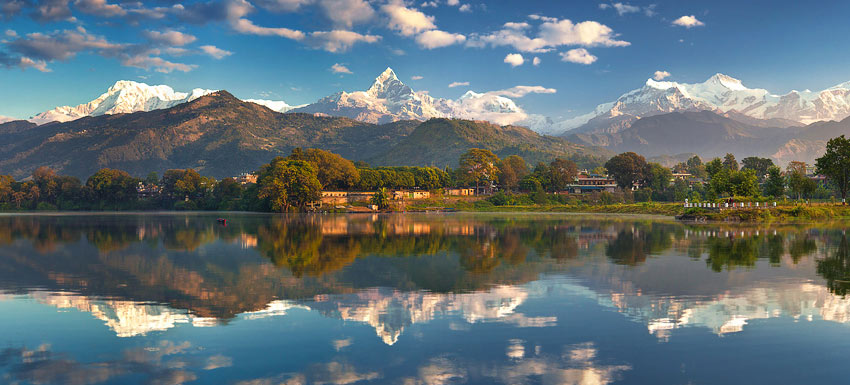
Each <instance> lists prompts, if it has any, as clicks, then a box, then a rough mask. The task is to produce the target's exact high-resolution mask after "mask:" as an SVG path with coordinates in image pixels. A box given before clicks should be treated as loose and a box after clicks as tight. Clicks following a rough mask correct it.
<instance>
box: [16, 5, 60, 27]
mask: <svg viewBox="0 0 850 385" xmlns="http://www.w3.org/2000/svg"><path fill="white" fill-rule="evenodd" d="M68 2H69V0H42V1H39V2H38V3H37V4H36V6H35V7H34V9H33V11H32V12H31V13H30V17H31V18H32V19H33V20H35V21H38V22H39V23H49V22H54V21H61V20H74V19H73V16H72V15H71V8H70V7H69V6H68ZM14 3H21V2H20V1H14Z"/></svg>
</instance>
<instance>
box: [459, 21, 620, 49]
mask: <svg viewBox="0 0 850 385" xmlns="http://www.w3.org/2000/svg"><path fill="white" fill-rule="evenodd" d="M529 18H530V19H532V20H542V21H543V23H542V24H540V26H539V29H538V32H537V35H536V36H534V37H530V36H529V35H528V34H526V31H524V30H522V29H517V28H515V26H513V25H511V26H510V27H508V26H506V27H505V28H503V29H501V30H499V31H496V32H493V33H490V34H486V35H473V36H472V37H471V38H470V39H469V43H468V45H469V46H472V47H484V46H487V45H490V46H512V47H514V48H515V49H517V50H519V51H520V52H548V51H551V50H553V49H555V48H557V47H561V46H583V47H595V46H604V47H625V46H628V45H630V44H631V43H629V42H627V41H623V40H618V39H617V37H618V35H617V34H616V33H614V30H613V29H611V28H610V27H608V26H606V25H604V24H601V23H599V22H596V21H583V22H580V23H573V22H572V21H571V20H567V19H564V20H557V19H553V18H548V17H544V16H539V15H531V16H529Z"/></svg>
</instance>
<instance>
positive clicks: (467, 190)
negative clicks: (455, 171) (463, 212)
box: [445, 188, 475, 196]
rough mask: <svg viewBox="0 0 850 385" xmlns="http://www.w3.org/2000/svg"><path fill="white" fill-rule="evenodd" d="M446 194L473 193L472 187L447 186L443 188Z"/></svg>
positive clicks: (469, 194)
mask: <svg viewBox="0 0 850 385" xmlns="http://www.w3.org/2000/svg"><path fill="white" fill-rule="evenodd" d="M445 194H446V195H451V196H472V195H475V189H474V188H447V189H445Z"/></svg>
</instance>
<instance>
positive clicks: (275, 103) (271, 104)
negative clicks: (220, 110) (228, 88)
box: [245, 99, 306, 112]
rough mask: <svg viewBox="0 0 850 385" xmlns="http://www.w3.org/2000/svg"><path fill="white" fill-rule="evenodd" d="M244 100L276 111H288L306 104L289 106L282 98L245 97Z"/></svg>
mask: <svg viewBox="0 0 850 385" xmlns="http://www.w3.org/2000/svg"><path fill="white" fill-rule="evenodd" d="M245 101H246V102H251V103H256V104H259V105H261V106H264V107H267V108H268V109H270V110H272V111H277V112H289V111H292V110H293V109H296V108H301V107H304V106H305V105H306V104H304V105H300V106H290V105H289V104H287V103H286V102H284V101H283V100H265V99H245Z"/></svg>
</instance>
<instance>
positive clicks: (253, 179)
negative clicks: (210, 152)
mask: <svg viewBox="0 0 850 385" xmlns="http://www.w3.org/2000/svg"><path fill="white" fill-rule="evenodd" d="M235 179H236V181H237V182H239V184H241V185H246V184H255V183H257V174H253V173H247V172H243V173H242V174H239V176H237V177H236V178H235Z"/></svg>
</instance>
